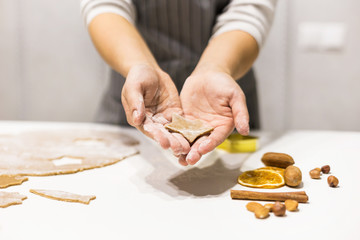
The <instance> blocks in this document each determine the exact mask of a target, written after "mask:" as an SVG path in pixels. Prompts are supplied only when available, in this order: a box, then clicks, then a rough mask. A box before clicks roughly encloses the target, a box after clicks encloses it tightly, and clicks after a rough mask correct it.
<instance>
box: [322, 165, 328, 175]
mask: <svg viewBox="0 0 360 240" xmlns="http://www.w3.org/2000/svg"><path fill="white" fill-rule="evenodd" d="M321 172H322V173H325V174H328V173H329V172H330V166H329V165H325V166H322V167H321Z"/></svg>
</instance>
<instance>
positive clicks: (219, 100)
mask: <svg viewBox="0 0 360 240" xmlns="http://www.w3.org/2000/svg"><path fill="white" fill-rule="evenodd" d="M180 99H181V104H182V108H183V111H184V115H185V117H186V118H189V119H200V120H202V121H204V122H205V123H206V124H208V125H210V126H212V127H213V128H214V130H213V131H212V132H211V134H210V135H209V136H203V137H201V138H199V139H198V140H196V142H195V143H194V144H193V145H192V146H191V150H190V152H189V153H188V154H187V155H186V156H182V157H180V159H179V162H180V163H181V164H182V165H187V164H191V165H193V164H195V163H196V162H198V161H199V160H200V158H201V156H202V155H204V154H206V153H208V152H210V151H212V150H213V149H215V148H216V147H217V146H218V145H219V144H221V143H222V142H223V141H224V140H225V139H226V138H227V137H228V136H229V135H230V133H231V132H232V131H233V130H234V126H235V127H236V129H237V131H238V132H239V133H240V134H242V135H247V134H248V133H249V114H248V110H247V107H246V100H245V95H244V93H243V91H242V90H241V88H240V87H239V85H238V84H237V83H236V82H235V80H234V79H233V78H232V77H231V76H230V75H228V74H226V73H224V72H221V71H209V72H206V73H194V74H192V75H191V76H190V77H189V78H188V79H187V80H186V82H185V84H184V86H183V89H182V91H181V94H180Z"/></svg>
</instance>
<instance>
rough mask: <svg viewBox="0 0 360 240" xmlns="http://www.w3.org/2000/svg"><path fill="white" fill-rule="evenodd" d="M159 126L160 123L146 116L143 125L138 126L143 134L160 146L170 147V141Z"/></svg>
mask: <svg viewBox="0 0 360 240" xmlns="http://www.w3.org/2000/svg"><path fill="white" fill-rule="evenodd" d="M161 128H163V126H162V125H161V124H160V123H154V122H152V121H151V120H150V119H149V118H146V120H145V122H144V125H143V126H141V127H138V129H139V130H140V131H142V132H143V133H144V134H145V135H147V136H148V137H150V138H152V139H154V140H155V141H156V142H158V143H159V144H160V146H161V147H162V148H164V149H168V148H169V147H170V141H169V139H168V138H167V137H166V136H165V135H164V133H163V131H162V129H161Z"/></svg>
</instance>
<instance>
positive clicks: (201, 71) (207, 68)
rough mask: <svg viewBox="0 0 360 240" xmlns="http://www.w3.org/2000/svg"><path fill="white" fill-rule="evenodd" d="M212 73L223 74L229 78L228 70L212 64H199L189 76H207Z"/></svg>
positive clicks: (229, 72)
mask: <svg viewBox="0 0 360 240" xmlns="http://www.w3.org/2000/svg"><path fill="white" fill-rule="evenodd" d="M213 73H225V74H227V75H230V76H231V71H230V69H229V68H227V67H225V66H222V65H219V64H215V63H212V62H199V64H198V65H197V66H196V68H195V69H194V71H193V72H192V73H191V76H196V75H208V74H213Z"/></svg>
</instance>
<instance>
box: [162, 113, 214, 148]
mask: <svg viewBox="0 0 360 240" xmlns="http://www.w3.org/2000/svg"><path fill="white" fill-rule="evenodd" d="M165 128H166V129H168V130H170V131H171V132H177V133H180V134H181V135H183V136H184V137H185V138H186V140H188V141H189V143H190V144H191V143H193V142H194V141H195V140H196V139H197V138H198V137H200V136H203V135H206V134H208V133H210V132H211V131H212V130H214V128H212V127H210V126H208V125H206V124H205V123H204V122H203V121H201V120H199V119H196V120H189V119H185V118H184V117H182V116H180V115H178V114H175V113H174V114H173V115H172V122H171V123H169V124H166V125H165Z"/></svg>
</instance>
